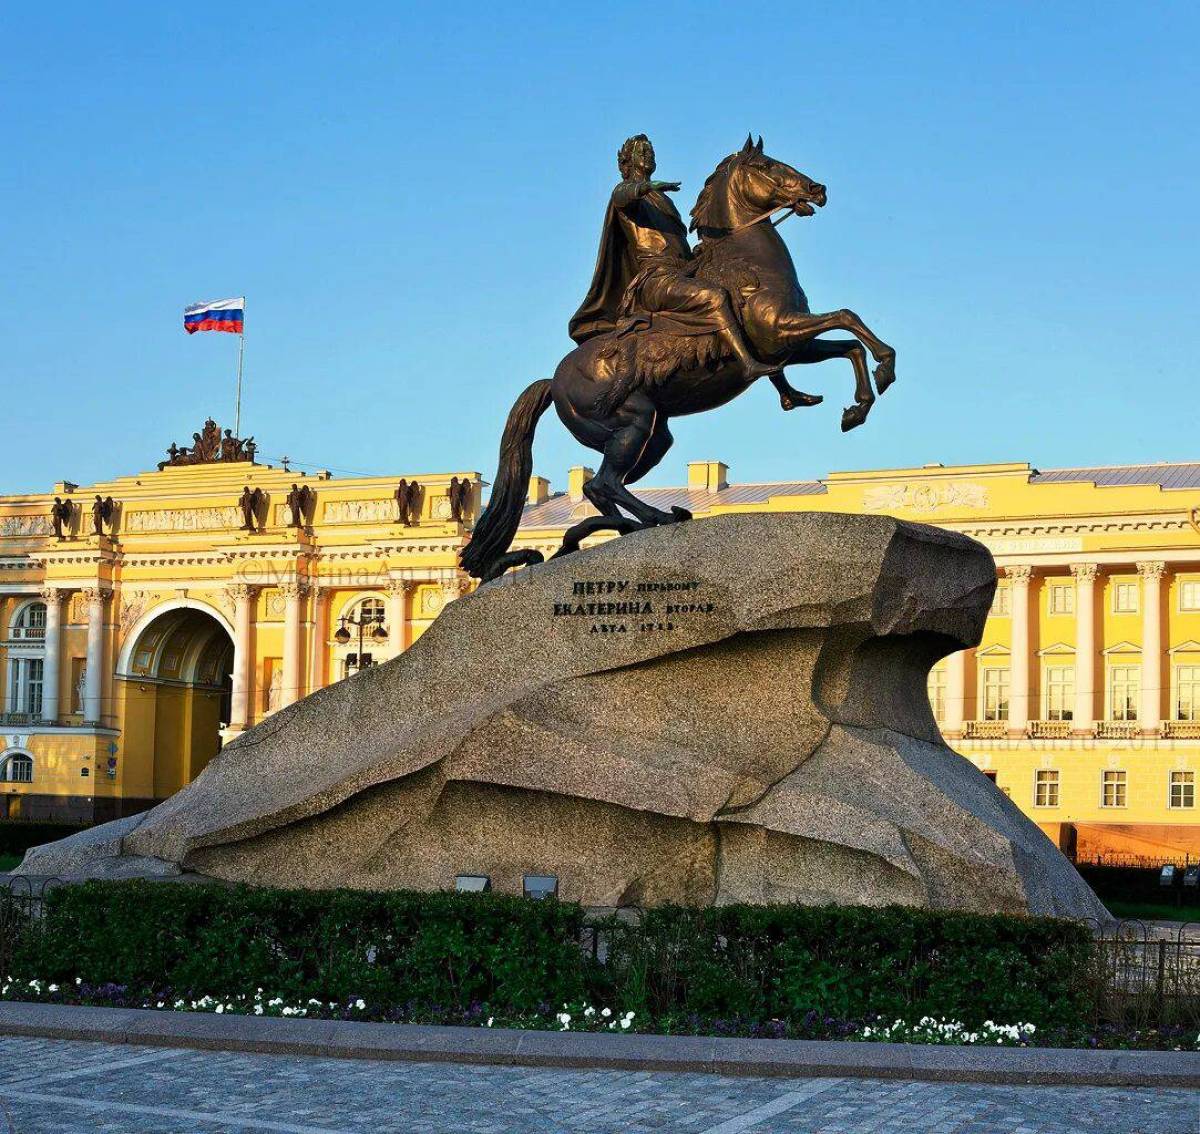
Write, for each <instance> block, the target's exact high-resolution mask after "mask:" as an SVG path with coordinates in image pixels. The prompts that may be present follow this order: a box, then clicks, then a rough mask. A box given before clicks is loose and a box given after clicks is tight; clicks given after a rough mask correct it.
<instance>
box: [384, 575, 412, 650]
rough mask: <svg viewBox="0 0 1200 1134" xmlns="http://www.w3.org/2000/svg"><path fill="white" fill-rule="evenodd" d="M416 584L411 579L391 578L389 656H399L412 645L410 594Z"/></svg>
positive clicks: (388, 604) (388, 594)
mask: <svg viewBox="0 0 1200 1134" xmlns="http://www.w3.org/2000/svg"><path fill="white" fill-rule="evenodd" d="M415 586H416V584H415V583H414V582H413V581H412V580H411V579H391V580H390V581H389V582H388V584H387V586H386V587H385V588H384V590H385V591H386V593H387V632H388V657H393V658H395V657H399V656H400V655H401V654H402V653H404V651H405V650H407V649H408V647H409V646H410V645H412V643H411V641H410V640H409V633H410V625H409V621H408V596H409V595H410V594H412V592H413V589H414V588H415Z"/></svg>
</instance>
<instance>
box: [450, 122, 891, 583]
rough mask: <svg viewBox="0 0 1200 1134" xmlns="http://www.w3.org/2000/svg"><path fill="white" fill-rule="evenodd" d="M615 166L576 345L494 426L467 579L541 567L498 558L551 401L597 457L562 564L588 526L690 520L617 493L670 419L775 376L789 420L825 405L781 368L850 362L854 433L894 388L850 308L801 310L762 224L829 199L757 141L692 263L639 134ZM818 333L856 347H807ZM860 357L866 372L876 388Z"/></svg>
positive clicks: (711, 184) (702, 211)
mask: <svg viewBox="0 0 1200 1134" xmlns="http://www.w3.org/2000/svg"><path fill="white" fill-rule="evenodd" d="M618 166H619V169H620V172H621V175H622V181H621V184H620V185H618V186H617V188H616V190H615V191H614V192H613V196H612V200H611V202H610V204H609V208H608V212H607V214H606V216H605V221H604V228H603V233H602V237H601V245H600V253H599V256H598V258H597V263H596V273H595V278H594V279H593V282H592V286H591V289H590V290H589V292H588V295H587V298H586V299H585V300H584V303H583V306H582V307H581V308H580V309H579V311H578V312H577V313H576V315H575V317H574V318H573V319H572V320H571V326H570V331H571V335H572V337H573V338H574V339H575V340H576V342H577V343H578V344H579V345H578V346H577V347H576V348H575V349H574V350H573V351H571V353H570V354H568V355H567V356H566V358H564V359H563V360H562V362H560V363H559V365H558V369H557V370H556V371H555V372H554V377H553V378H552V379H541V380H540V381H537V382H534V383H533V384H532V385H531V386H530V387H529V388H528V389H526V390H525V392H524V393H523V394H521V396H520V397H519V398H518V399H517V401H516V404H515V405H514V406H513V408H512V411H511V412H510V413H509V415H508V421H507V422H506V423H505V426H504V433H503V435H502V437H501V441H500V462H499V468H498V470H497V473H496V479H495V481H494V484H493V488H492V495H491V500H490V502H489V503H488V506H487V508H486V509H485V510H484V512H483V515H481V516H480V518H479V520H478V522H477V523H476V525H475V530H474V532H473V533H472V536H471V540H470V542H468V544H467V545H466V547H465V548H464V549H463V551H462V555H461V557H460V558H461V562H462V565H463V567H464V569H465V570H467V571H468V572H469V573H470V574H471V575H474V576H475V577H476V578H479V579H482V580H487V579H494V578H496V577H498V576H499V575H501V574H503V573H504V572H505V571H506V570H508V569H509V568H510V567H515V566H521V565H525V564H532V563H539V562H541V561H542V555H541V553H540V552H537V551H533V550H532V549H522V550H520V551H513V552H510V551H509V550H508V549H509V546H510V545H511V544H512V541H513V537H514V536H515V535H516V533H517V528H518V526H519V525H520V522H521V512H522V509H523V508H524V504H525V497H526V493H527V491H528V486H529V478H530V476H531V475H532V473H533V434H534V430H535V428H536V427H537V422H538V419H539V418H540V417H541V415H542V414H543V413H544V412H545V411H546V410H547V408H549V406H550V403H551V402H553V403H554V408H555V409H556V410H557V411H558V416H559V418H560V419H561V420H562V422H563V424H564V425H565V426H566V427H567V429H569V430H570V431H571V433H572V434H574V436H575V437H576V439H577V440H579V441H580V442H581V443H582V444H584V445H587V446H588V447H589V448H592V449H595V450H596V451H598V452H600V453H602V454H603V460H602V462H601V464H600V469H599V471H598V472H597V473H596V475H595V476H594V477H593V478H592V479H591V480H590V481H588V482H587V483H586V484H585V485H584V487H583V491H584V494H585V495H586V496H587V498H588V500H590V501H591V503H592V504H593V505H594V506H595V507H596V509H597V511H598V512H599V513H600V514H599V515H598V516H593V517H590V518H589V519H587V520H584V521H583V522H582V523H580V524H576V525H575V526H574V527H573V528H571V529H570V530H569V531H568V532H567V533H566V535H565V536H564V540H563V547H562V549H561V550H560V552H559V553H558V554H564V553H566V552H569V551H573V550H575V549H576V548H578V546H579V541H580V540H581V539H583V538H585V537H586V536H588V535H590V534H592V533H593V532H596V531H602V530H611V531H617V532H622V533H623V532H628V531H633V530H636V529H638V528H643V527H651V526H654V525H657V524H670V523H678V522H680V521H681V520H687V519H690V518H691V514H690V513H689V512H687V511H686V510H684V509H682V508H674V509H673V510H672V511H671V512H664V511H662V510H661V509H658V508H654V507H651V506H650V505H649V504H646V503H645V502H644V501H641V500H639V499H638V498H637V497H636V496H634V495H633V493H631V492H630V491H629V489H628V488H627V487H626V485H629V484H634V483H636V482H637V481H638V480H640V479H641V478H642V477H643V476H645V475H646V474H647V473H648V472H649V471H650V470H651V469H653V468H654V467H655V465H657V464H658V463H659V461H661V460H662V459H663V457H664V456H665V455H666V453H667V450H668V449H670V447H671V443H672V437H671V433H670V430H669V428H668V422H669V420H670V419H671V418H672V417H676V416H682V415H684V414H691V413H702V412H704V411H706V410H710V409H716V408H717V407H718V406H721V405H724V404H725V403H726V402H728V401H731V400H732V399H733V398H736V397H737V396H738V395H739V394H741V393H743V392H744V391H745V390H747V389H749V387H750V386H751V385H752V384H753V383H754V382H755V381H756V380H757V379H758V378H760V377H770V379H771V381H772V382H773V383H774V385H775V387H776V389H777V390H778V391H779V395H780V402H781V405H782V406H783V408H784V409H791V408H793V407H794V406H797V405H815V404H816V403H817V402H819V401H820V400H821V399H820V398H818V397H816V396H814V395H810V394H804V393H802V392H801V391H799V390H794V389H793V388H792V387H791V386H790V385H789V384H788V383H787V381H786V379H785V378H784V377H783V374H782V370H783V367H785V366H791V365H796V364H807V363H813V362H824V361H825V360H826V359H830V358H848V359H849V360H850V363H851V365H852V366H853V368H854V377H855V393H854V404H853V405H851V406H849V407H847V408H846V409H845V410H844V411H843V413H842V429H843V430H849V429H853V428H855V427H856V426H859V425H861V424H862V423H863V422H864V421H866V419H867V414H868V412H869V411H870V408H871V405H872V404H873V403H874V401H875V394H876V392H878V393H880V394H882V393H883V392H884V391H885V390H886V389H887V388H888V387H889V386H890V385H891V384H892V382H893V381H895V359H896V352H895V351H894V350H893V349H892V348H891V347H890V346H888V345H887V343H885V342H883V340H882V339H880V338H878V337H877V336H876V335H875V334H874V333H872V331H871V330H870V329H869V328H868V327H867V326H866V324H864V323H863V321H862V320H861V319H860V318H859V317H858V316H857V315H855V314H854V312H853V311H848V310H845V309H842V310H840V311H833V312H829V313H827V314H813V313H812V312H811V311H809V308H808V300H807V298H806V297H805V295H804V290H803V288H801V286H800V283H799V281H798V280H797V278H796V269H795V265H794V264H793V263H792V257H791V254H790V253H789V252H788V249H787V245H786V244H784V242H783V239H782V238H781V237H780V235H779V233H778V232H776V230H775V226H774V225H773V224H772V223H771V218H772V216H773V215H774V214H775V213H778V212H781V211H782V212H784V214H785V216H790V215H793V214H794V215H797V216H812V215H813V214H814V212H815V209H814V206H817V207H822V206H824V204H825V201H826V191H825V186H824V185H820V184H818V183H817V182H815V181H813V180H811V179H810V178H808V177H806V176H805V175H804V174H803V173H800V172H799V171H798V170H795V169H793V168H792V167H791V166H790V165H785V164H784V163H783V162H781V161H776V160H775V159H774V158H771V157H769V156H767V155H766V154H764V153H763V144H762V138H759V139H758V142H757V144H756V143H755V142H754V141H753V139H752V138H747V139H746V144H745V145H744V146H743V147H742V148H741V150H739V151H738V152H737V153H734V154H730V155H729V157H727V158H725V159H724V161H722V162H721V163H720V165H718V166H717V168H716V169H715V170H714V171H713V173H712V175H711V176H710V177H709V178H708V180H707V181H706V182H705V184H704V188H703V189H702V191H701V193H700V196H699V197H698V198H697V200H696V204H695V207H694V208H693V209H692V213H691V216H692V224H691V228H692V230H693V231H696V232H697V233H698V234H699V235H700V238H701V243H700V245H699V247H698V249H696V251H695V252H693V251H692V249H691V248H690V247H689V246H688V242H687V236H686V232H685V231H684V229H683V223H682V221H681V220H680V218H679V214H678V212H676V210H675V207H674V205H672V204H671V202H670V200H669V198H668V197H667V196H666V193H668V192H673V191H674V190H676V189H678V187H679V186H678V184H677V183H675V182H663V181H652V180H650V174H651V173H653V172H654V169H655V165H654V150H653V147H651V145H650V143H649V140H648V139H647V138H646V137H645V136H644V135H638V136H637V137H635V138H631V139H629V141H627V142H626V143H625V144H624V145H623V146H622V147H621V150H620V153H619V155H618ZM826 331H845V332H848V333H849V335H850V336H852V337H850V338H844V339H822V338H818V336H819V335H822V334H824V333H825V332H826ZM868 351H869V352H870V354H871V357H872V358H873V359H874V361H875V364H876V365H875V371H874V379H875V386H874V390H873V389H872V385H871V377H872V376H871V373H870V372H869V370H868V366H867V357H866V356H867V352H868ZM622 509H624V511H625V512H628V513H629V516H625V515H623V514H622ZM630 517H632V519H631V518H630Z"/></svg>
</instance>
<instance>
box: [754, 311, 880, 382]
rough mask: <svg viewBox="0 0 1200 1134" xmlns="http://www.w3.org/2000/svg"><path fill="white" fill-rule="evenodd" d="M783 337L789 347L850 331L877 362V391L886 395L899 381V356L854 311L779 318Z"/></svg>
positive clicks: (798, 314) (797, 313)
mask: <svg viewBox="0 0 1200 1134" xmlns="http://www.w3.org/2000/svg"><path fill="white" fill-rule="evenodd" d="M778 329H779V334H780V336H781V338H783V340H784V341H785V342H787V343H789V345H792V346H798V345H799V344H801V343H803V342H807V341H808V340H809V339H813V338H816V336H817V335H823V334H824V333H825V332H826V331H848V332H849V333H850V334H852V335H853V336H854V337H855V338H856V339H858V341H859V342H861V343H862V344H863V346H865V347H866V348H867V350H869V351H870V352H871V357H872V358H874V359H875V362H876V364H877V365H876V367H875V388H876V390H878V391H879V393H881V394H882V393H883V392H884V390H886V389H887V388H888V387H889V386H890V385H891V384H892V383H893V382H894V381H895V380H896V352H895V351H894V350H893V349H892V348H891V347H890V346H888V344H887V343H885V342H884V341H883V340H882V339H881V338H879V337H878V336H877V335H876V334H875V333H874V332H873V331H872V330H871V329H870V328H869V327H868V326H867V325H866V323H864V322H863V321H862V320H861V319H860V318H859V317H858V316H857V315H856V314H855V313H854V312H853V311H848V310H847V309H846V308H844V307H843V308H842V309H841V310H840V311H829V312H826V313H824V314H816V315H814V314H812V313H809V312H803V313H802V312H787V313H785V314H783V315H781V316H780V317H779V328H778Z"/></svg>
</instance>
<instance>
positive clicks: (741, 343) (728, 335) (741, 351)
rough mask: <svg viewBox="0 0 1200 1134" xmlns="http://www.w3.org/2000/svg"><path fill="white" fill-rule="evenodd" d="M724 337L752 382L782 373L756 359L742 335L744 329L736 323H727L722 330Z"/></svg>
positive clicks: (743, 371) (770, 364)
mask: <svg viewBox="0 0 1200 1134" xmlns="http://www.w3.org/2000/svg"><path fill="white" fill-rule="evenodd" d="M721 334H722V337H723V338H724V339H725V342H726V343H727V344H728V346H729V349H730V350H732V351H733V357H734V358H736V359H737V360H738V362H740V363H741V365H742V373H743V374H744V375H745V376H746V378H747V379H748V380H750V381H753V380H754V379H755V378H766V377H767V376H768V375H770V374H778V373H780V369H779V367H778V366H776V365H774V364H773V363H769V362H759V361H758V359H757V358H755V357H754V353H753V352H752V351H751V350H750V344H749V343H748V342H746V336H745V335H744V334H743V333H742V328H741V327H739V326H738V325H737V324H736V323H726V324H725V326H724V327H723V328H722V329H721Z"/></svg>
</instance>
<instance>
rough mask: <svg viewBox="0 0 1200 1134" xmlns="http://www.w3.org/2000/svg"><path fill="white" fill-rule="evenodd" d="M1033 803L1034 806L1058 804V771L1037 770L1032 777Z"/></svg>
mask: <svg viewBox="0 0 1200 1134" xmlns="http://www.w3.org/2000/svg"><path fill="white" fill-rule="evenodd" d="M1033 804H1034V806H1035V807H1057V806H1058V773H1057V772H1053V771H1041V772H1037V773H1036V775H1035V777H1034V786H1033Z"/></svg>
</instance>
